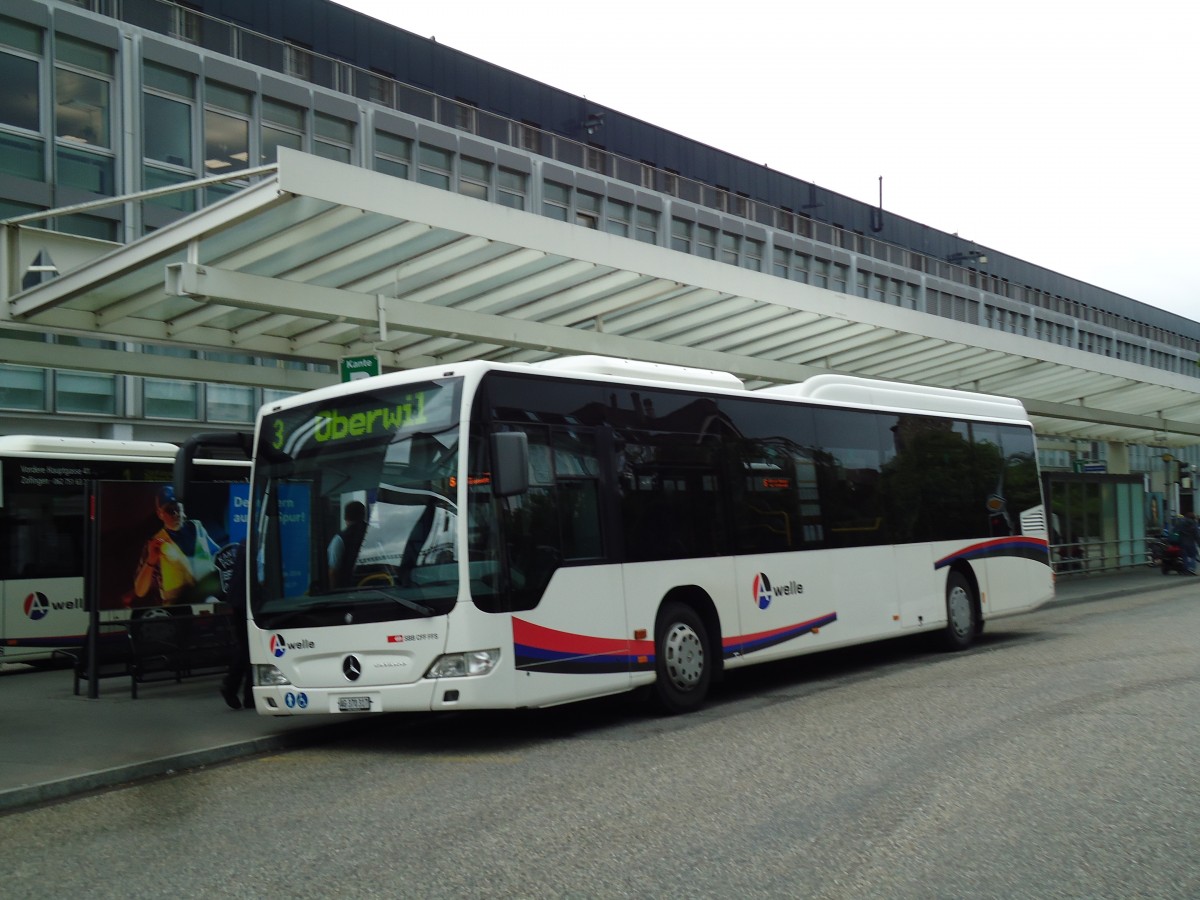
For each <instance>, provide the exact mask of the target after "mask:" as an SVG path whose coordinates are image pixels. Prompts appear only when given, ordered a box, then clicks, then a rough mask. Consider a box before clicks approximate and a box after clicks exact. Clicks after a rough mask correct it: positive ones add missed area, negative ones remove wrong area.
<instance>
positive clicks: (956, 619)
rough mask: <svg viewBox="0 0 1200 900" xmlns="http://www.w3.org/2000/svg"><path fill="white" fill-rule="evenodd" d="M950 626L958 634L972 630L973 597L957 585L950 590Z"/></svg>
mask: <svg viewBox="0 0 1200 900" xmlns="http://www.w3.org/2000/svg"><path fill="white" fill-rule="evenodd" d="M949 605H950V627H951V628H953V629H954V630H955V632H957V633H958V634H963V635H965V634H967V633H968V632H969V631H970V630H971V597H970V595H969V594H968V593H967V591H966V590H965V589H964V588H962V587H958V586H956V587H955V588H954V589H953V590H951V591H950V604H949Z"/></svg>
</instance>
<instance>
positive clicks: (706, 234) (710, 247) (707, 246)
mask: <svg viewBox="0 0 1200 900" xmlns="http://www.w3.org/2000/svg"><path fill="white" fill-rule="evenodd" d="M696 255H697V256H703V257H704V258H705V259H716V258H717V229H715V228H713V227H712V226H710V225H697V226H696Z"/></svg>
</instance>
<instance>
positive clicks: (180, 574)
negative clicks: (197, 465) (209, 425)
mask: <svg viewBox="0 0 1200 900" xmlns="http://www.w3.org/2000/svg"><path fill="white" fill-rule="evenodd" d="M248 491H249V487H248V485H246V484H196V485H193V486H192V487H191V488H190V494H189V495H188V500H187V503H186V504H184V503H181V502H180V501H179V500H178V499H177V498H176V496H175V491H174V488H173V487H172V486H171V485H169V484H161V483H150V482H101V483H100V484H99V485H98V486H97V495H96V496H97V502H96V522H95V528H96V535H97V544H96V548H97V566H96V576H97V586H96V592H95V597H96V598H97V604H98V607H99V609H101V610H113V609H138V608H142V607H176V606H188V605H191V604H195V603H212V602H215V601H219V600H223V599H224V596H225V589H226V587H227V585H228V582H229V574H230V573H229V569H230V566H231V565H232V562H233V555H234V553H233V551H234V546H235V545H236V544H237V543H238V542H239V541H243V540H245V537H246V501H247V497H248V496H249V494H248Z"/></svg>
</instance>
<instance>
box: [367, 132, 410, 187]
mask: <svg viewBox="0 0 1200 900" xmlns="http://www.w3.org/2000/svg"><path fill="white" fill-rule="evenodd" d="M411 166H412V141H409V140H406V139H404V138H402V137H396V136H395V135H394V134H388V133H387V132H386V131H376V132H375V171H376V172H383V173H384V174H386V175H394V176H395V177H397V178H405V179H407V178H408V172H409V168H410V167H411Z"/></svg>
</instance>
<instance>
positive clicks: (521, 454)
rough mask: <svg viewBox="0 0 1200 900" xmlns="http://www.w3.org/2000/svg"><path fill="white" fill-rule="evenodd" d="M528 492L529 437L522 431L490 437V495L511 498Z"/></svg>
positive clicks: (506, 432) (501, 432) (499, 433)
mask: <svg viewBox="0 0 1200 900" xmlns="http://www.w3.org/2000/svg"><path fill="white" fill-rule="evenodd" d="M527 490H529V437H528V435H526V434H525V432H523V431H498V432H496V433H495V434H493V435H492V493H493V494H495V495H496V496H497V497H512V496H515V495H517V494H524V493H525V492H526V491H527Z"/></svg>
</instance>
